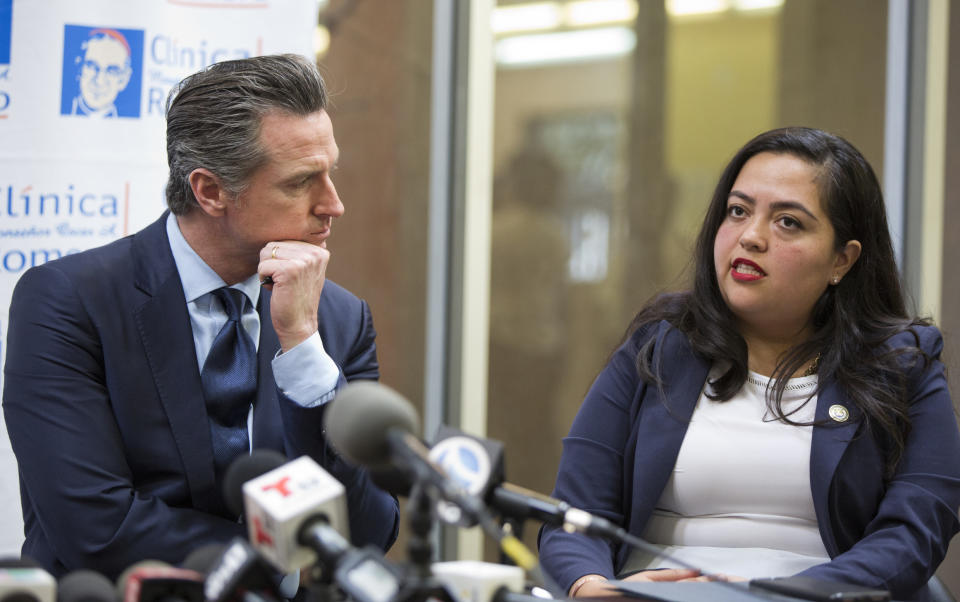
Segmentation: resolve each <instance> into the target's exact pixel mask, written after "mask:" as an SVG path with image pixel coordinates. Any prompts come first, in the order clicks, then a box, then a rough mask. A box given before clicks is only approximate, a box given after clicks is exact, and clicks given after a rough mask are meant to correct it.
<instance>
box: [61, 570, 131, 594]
mask: <svg viewBox="0 0 960 602" xmlns="http://www.w3.org/2000/svg"><path fill="white" fill-rule="evenodd" d="M116 600H117V592H116V591H115V590H114V588H113V583H111V582H110V580H109V579H107V578H106V577H104V576H103V575H101V574H100V573H98V572H96V571H91V570H88V569H79V570H76V571H71V572H69V573H67V574H66V575H64V576H63V577H62V578H61V579H60V584H59V590H58V591H57V601H58V602H116Z"/></svg>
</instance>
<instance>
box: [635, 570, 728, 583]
mask: <svg viewBox="0 0 960 602" xmlns="http://www.w3.org/2000/svg"><path fill="white" fill-rule="evenodd" d="M624 581H679V582H689V581H747V579H746V578H745V577H737V576H736V575H723V574H717V573H714V574H712V575H703V574H701V573H700V571H697V570H693V569H660V570H656V571H640V572H639V573H634V574H633V575H630V576H629V577H627V578H626V579H624Z"/></svg>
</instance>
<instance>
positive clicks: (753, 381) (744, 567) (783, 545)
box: [624, 370, 830, 578]
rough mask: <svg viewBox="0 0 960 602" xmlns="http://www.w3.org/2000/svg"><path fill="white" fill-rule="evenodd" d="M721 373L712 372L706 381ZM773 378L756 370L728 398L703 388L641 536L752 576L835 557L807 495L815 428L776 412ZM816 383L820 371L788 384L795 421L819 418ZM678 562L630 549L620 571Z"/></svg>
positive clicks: (676, 553) (713, 568) (787, 403)
mask: <svg viewBox="0 0 960 602" xmlns="http://www.w3.org/2000/svg"><path fill="white" fill-rule="evenodd" d="M717 374H718V372H717V371H716V370H711V372H710V377H709V378H708V381H709V380H710V379H713V378H715V377H716V376H717ZM769 381H770V379H769V378H767V377H765V376H761V375H760V374H756V373H754V372H750V373H749V376H748V377H747V382H746V383H745V384H744V386H743V388H742V389H741V390H740V391H739V392H738V393H737V394H736V395H735V396H734V397H733V398H731V399H730V400H728V401H725V402H717V401H712V400H711V399H709V398H708V397H707V396H706V394H705V391H706V387H707V386H709V385H705V386H704V392H701V394H700V400H699V401H698V402H697V407H696V409H695V410H694V412H693V416H692V418H691V421H690V425H689V428H688V429H687V433H686V436H685V437H684V439H683V444H682V446H681V447H680V453H679V455H678V457H677V462H676V465H675V466H674V468H673V474H672V475H671V477H670V480H669V481H668V482H667V486H666V488H665V489H664V490H663V493H662V494H661V496H660V500H659V501H658V502H657V506H656V510H655V511H654V513H653V515H652V517H651V518H650V522H649V523H648V525H647V528H646V530H645V531H644V533H643V538H644V539H646V540H647V541H649V542H651V543H654V544H657V545H658V547H660V548H661V549H662V550H663V551H665V552H667V553H668V554H670V555H671V556H673V557H676V558H679V559H680V560H682V561H685V562H687V563H688V564H691V565H694V566H696V567H698V568H700V569H702V570H704V571H706V572H711V573H725V574H728V575H735V576H740V577H747V578H756V577H771V576H779V575H790V574H794V573H797V572H799V571H802V570H804V569H807V568H809V567H811V566H814V565H816V564H820V563H823V562H828V561H829V560H830V557H829V555H828V554H827V551H826V548H824V546H823V541H822V540H821V538H820V531H819V529H818V527H817V517H816V515H815V513H814V508H813V496H812V494H811V491H810V442H811V437H812V435H813V427H812V426H793V425H789V424H786V423H784V422H782V421H779V420H776V419H775V418H774V415H773V413H772V412H771V411H770V410H769V409H768V408H767V402H766V387H767V384H768V383H769ZM816 386H817V377H816V376H815V375H814V376H806V377H801V378H792V379H790V380H789V382H788V384H787V388H786V390H785V391H784V394H783V405H782V407H783V410H784V412H785V413H786V414H788V415H789V417H790V419H791V420H794V421H795V422H810V421H812V420H813V417H814V413H815V411H816V407H817V397H816V395H815V394H814V393H815V391H816ZM675 566H678V565H677V564H675V563H671V562H670V561H668V560H664V559H662V558H658V557H655V556H653V555H651V554H648V553H645V552H639V551H634V553H633V554H632V555H631V556H630V558H629V560H628V562H627V566H626V567H624V572H627V571H635V570H640V569H644V568H664V567H675Z"/></svg>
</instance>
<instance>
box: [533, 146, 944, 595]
mask: <svg viewBox="0 0 960 602" xmlns="http://www.w3.org/2000/svg"><path fill="white" fill-rule="evenodd" d="M694 270H695V273H694V282H693V286H692V288H691V289H690V290H689V291H687V292H683V293H676V294H668V295H661V296H659V297H657V298H655V299H654V300H653V301H651V302H650V303H649V304H648V305H647V306H646V307H645V308H644V309H643V310H641V312H640V313H639V314H638V315H637V317H636V318H635V319H634V321H633V323H632V324H631V328H630V329H629V330H628V336H627V338H626V341H625V342H624V343H623V344H622V345H621V346H620V347H619V349H618V350H617V351H616V352H615V353H614V355H613V356H612V358H611V360H610V362H609V363H608V365H607V366H606V368H605V369H604V370H603V371H602V372H601V374H600V375H599V377H598V378H597V380H596V382H595V383H594V385H593V386H592V387H591V389H590V391H589V392H588V394H587V397H586V399H585V400H584V402H583V405H582V407H581V409H580V411H579V413H578V415H577V417H576V419H575V421H574V423H573V426H572V428H571V431H570V434H569V436H568V437H567V438H566V439H564V450H563V456H562V459H561V462H560V468H559V473H558V476H557V484H556V489H555V491H554V495H555V496H556V497H558V498H560V499H563V500H565V501H567V502H569V503H570V504H572V505H573V506H576V507H579V508H582V509H584V510H587V511H589V512H591V513H594V514H597V515H600V516H603V517H606V518H608V519H610V520H612V521H614V522H615V523H617V524H620V525H623V526H624V527H625V528H626V529H627V530H628V531H629V532H630V533H632V534H634V535H637V536H642V535H643V534H644V533H645V530H646V529H647V527H648V526H649V525H650V521H651V517H652V516H654V511H655V509H657V508H658V502H661V496H662V495H663V493H664V491H665V489H667V488H668V486H669V485H668V484H669V483H672V481H671V476H672V474H673V472H674V469H675V464H676V461H677V458H678V455H680V453H681V448H682V446H683V445H684V439H685V436H686V435H687V433H688V427H689V425H690V423H691V417H693V416H694V415H695V413H696V411H697V408H698V407H702V406H703V405H710V404H714V403H723V402H726V401H728V400H731V399H732V398H735V397H736V396H738V395H741V394H742V391H743V389H744V387H745V383H746V382H747V379H748V377H750V376H751V373H753V374H759V375H765V376H769V377H770V380H769V386H768V387H767V388H766V392H765V402H766V405H767V408H768V409H767V410H766V411H767V412H768V416H772V417H773V420H774V421H776V422H779V423H780V424H785V425H790V427H792V428H795V429H809V431H810V433H809V435H808V439H807V441H808V445H809V483H810V486H809V499H808V500H807V499H805V500H804V503H806V504H807V505H808V506H812V513H811V516H813V515H815V523H816V525H815V527H816V530H818V531H819V539H820V540H822V544H823V550H825V552H826V554H825V555H824V559H823V562H819V563H816V564H814V565H813V566H809V567H808V568H806V569H805V570H803V571H802V574H805V575H809V576H814V577H818V578H822V579H827V580H833V581H843V582H848V583H855V584H863V585H869V586H874V587H881V588H884V589H889V590H890V591H891V592H892V593H893V596H894V597H895V598H897V599H907V598H910V599H924V598H926V597H927V589H926V583H927V580H928V579H929V578H930V577H931V575H933V573H934V571H935V570H936V568H937V566H938V565H939V564H940V562H941V561H942V560H943V557H944V555H945V554H946V551H947V546H948V544H949V541H950V539H951V537H952V536H953V535H954V534H955V533H956V532H957V531H958V519H957V512H958V506H960V434H958V430H957V425H956V421H955V417H954V410H953V403H952V401H951V398H950V394H949V391H948V390H947V384H946V379H945V376H944V368H943V365H942V363H941V362H940V360H939V356H940V351H941V349H942V339H941V337H940V333H939V331H938V330H937V329H936V328H935V327H933V326H930V325H929V324H928V323H927V322H925V321H923V320H919V319H916V318H913V317H911V316H910V315H908V313H907V310H906V308H905V304H904V301H903V295H902V290H901V285H900V281H899V276H898V272H897V267H896V262H895V259H894V254H893V249H892V245H891V242H890V235H889V232H888V229H887V223H886V217H885V207H884V202H883V196H882V193H881V191H880V186H879V183H878V182H877V179H876V176H875V175H874V173H873V170H872V169H871V167H870V165H869V164H868V163H867V162H866V160H865V159H864V158H863V156H862V155H861V154H860V153H859V152H858V151H857V150H856V149H855V148H853V147H852V146H851V145H850V144H849V143H848V142H846V141H845V140H843V139H841V138H839V137H837V136H833V135H831V134H828V133H826V132H822V131H819V130H813V129H807V128H788V129H781V130H773V131H770V132H766V133H764V134H761V135H759V136H757V137H756V138H754V139H753V140H751V141H750V142H748V143H747V145H746V146H744V147H743V148H742V149H741V150H740V151H739V152H738V153H737V154H736V155H735V156H734V158H733V159H732V160H731V162H730V163H729V165H728V166H727V167H726V169H725V171H724V173H723V175H722V176H721V178H720V181H719V183H718V185H717V188H716V191H715V192H714V195H713V198H712V201H711V204H710V206H709V208H708V210H707V215H706V218H705V220H704V223H703V226H702V228H701V231H700V234H699V236H698V239H697V245H696V250H695V257H694ZM813 374H816V376H817V378H816V379H815V380H816V385H815V386H814V387H813V389H812V390H811V395H810V397H809V401H808V403H814V401H813V400H815V404H816V407H815V409H813V408H811V409H810V415H811V416H812V420H806V421H802V420H798V419H797V417H796V416H797V415H796V414H794V413H793V410H794V409H795V408H786V407H785V406H784V405H783V396H784V391H785V389H787V387H789V386H790V383H791V382H798V381H796V380H792V379H794V378H795V377H802V376H810V375H813ZM708 375H710V376H709V378H708ZM807 380H808V381H809V380H810V379H807ZM721 407H723V408H724V409H723V410H722V411H724V412H725V411H728V410H727V409H726V408H727V407H728V406H721ZM724 451H725V450H724V449H717V450H716V453H717V454H723V453H724ZM721 461H722V460H721ZM737 468H738V469H739V470H740V471H743V472H744V474H746V475H747V479H748V480H749V478H750V475H751V474H752V472H751V466H749V465H746V466H738V467H737ZM756 479H757V480H760V479H762V476H761V475H757V476H756ZM755 485H756V490H757V491H759V492H760V494H759V496H758V497H760V498H761V500H760V503H761V504H762V497H763V490H764V483H763V482H758V483H755ZM715 487H716V488H717V489H718V490H722V489H723V487H724V483H720V482H718V483H715ZM804 495H805V493H804ZM748 537H749V535H748ZM654 543H660V544H666V545H670V544H672V543H673V542H671V541H655V542H654ZM818 543H819V542H818ZM788 552H789V551H788ZM540 555H541V562H542V564H543V566H544V568H545V569H546V570H547V571H548V572H550V573H551V574H552V575H553V576H554V578H555V579H556V580H557V581H558V582H559V584H560V585H561V587H563V588H564V589H565V590H566V591H568V593H569V595H570V596H571V597H575V596H591V595H608V594H609V593H610V590H609V589H608V587H607V586H606V584H605V581H606V580H608V579H613V578H614V577H616V576H618V575H620V576H621V577H623V575H621V572H623V571H624V569H625V568H629V567H627V563H628V559H630V557H631V550H629V549H626V548H625V547H622V546H618V545H615V544H611V543H608V542H604V541H601V540H599V539H595V538H592V537H587V536H583V535H578V534H569V533H566V532H564V531H563V530H562V529H558V528H555V527H545V528H544V529H543V531H542V533H541V539H540ZM827 556H828V558H827ZM747 568H748V567H744V569H745V572H746V569H747ZM627 578H628V579H632V580H669V581H680V580H686V579H696V578H698V577H697V574H696V573H695V572H693V571H687V570H682V569H667V570H659V571H652V570H644V571H640V572H636V573H633V574H631V575H628V576H627ZM699 578H703V577H699Z"/></svg>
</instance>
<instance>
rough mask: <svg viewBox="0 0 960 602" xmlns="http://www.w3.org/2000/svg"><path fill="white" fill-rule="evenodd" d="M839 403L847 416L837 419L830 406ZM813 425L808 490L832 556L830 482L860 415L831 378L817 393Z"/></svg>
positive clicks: (835, 549) (834, 552)
mask: <svg viewBox="0 0 960 602" xmlns="http://www.w3.org/2000/svg"><path fill="white" fill-rule="evenodd" d="M833 406H841V407H842V408H844V409H845V410H846V411H847V416H848V417H847V419H846V420H844V421H842V422H838V421H837V420H835V419H833V418H832V417H831V416H830V408H831V407H833ZM815 420H816V424H815V425H814V427H813V437H812V440H811V443H810V491H811V492H812V494H813V507H814V510H815V511H816V514H817V523H818V524H819V525H820V536H821V537H822V538H823V543H824V546H825V547H826V548H827V552H829V553H830V556H831V557H833V556H835V555H836V554H837V553H838V552H839V548H838V546H837V542H836V538H835V537H834V534H833V529H832V527H831V522H830V506H829V502H830V497H829V496H830V483H831V482H833V476H834V474H835V473H836V471H837V466H838V465H839V464H840V458H841V457H843V454H844V452H845V451H846V450H847V446H848V445H849V444H850V441H851V440H852V439H853V438H854V436H855V435H856V434H857V428H858V427H859V426H860V422H861V420H862V414H861V412H860V410H859V409H858V408H857V407H856V406H854V405H853V403H852V402H851V401H850V399H849V398H848V397H847V396H846V395H844V394H843V393H841V391H840V389H839V388H838V387H837V385H836V383H835V382H834V381H829V382H827V384H826V385H825V386H824V387H823V388H822V389H821V390H820V392H819V393H818V394H817V411H816V418H815Z"/></svg>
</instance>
